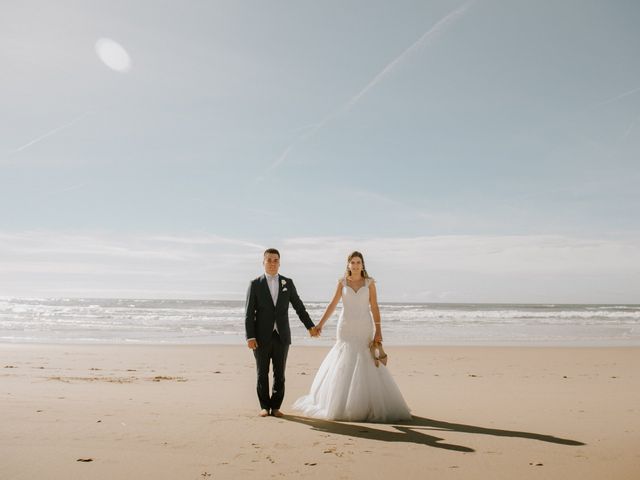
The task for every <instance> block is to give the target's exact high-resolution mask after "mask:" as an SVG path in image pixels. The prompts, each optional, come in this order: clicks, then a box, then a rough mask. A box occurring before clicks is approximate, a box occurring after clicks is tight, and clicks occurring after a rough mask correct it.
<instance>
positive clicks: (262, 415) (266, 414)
mask: <svg viewBox="0 0 640 480" xmlns="http://www.w3.org/2000/svg"><path fill="white" fill-rule="evenodd" d="M258 415H260V416H261V417H268V416H269V411H268V410H266V409H264V408H263V409H262V410H260V413H259V414H258Z"/></svg>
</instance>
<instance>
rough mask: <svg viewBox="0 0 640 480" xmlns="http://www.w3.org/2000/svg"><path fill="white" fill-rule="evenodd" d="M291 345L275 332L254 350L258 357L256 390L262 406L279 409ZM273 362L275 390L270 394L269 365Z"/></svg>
mask: <svg viewBox="0 0 640 480" xmlns="http://www.w3.org/2000/svg"><path fill="white" fill-rule="evenodd" d="M288 353H289V345H285V344H284V343H282V340H281V339H280V335H278V333H277V332H276V331H274V332H273V335H272V337H271V340H270V341H269V342H267V343H264V342H258V348H256V349H255V350H254V351H253V355H254V357H255V358H256V369H257V373H258V383H257V387H256V390H257V392H258V400H259V401H260V407H261V408H263V409H265V410H278V409H280V406H281V405H282V400H283V399H284V370H285V367H286V364H287V354H288ZM270 363H273V392H272V393H271V395H269V366H270Z"/></svg>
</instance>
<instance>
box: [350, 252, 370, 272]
mask: <svg viewBox="0 0 640 480" xmlns="http://www.w3.org/2000/svg"><path fill="white" fill-rule="evenodd" d="M353 257H358V258H359V259H360V260H362V278H369V274H368V273H367V269H366V268H365V266H364V257H363V256H362V254H361V253H360V252H358V251H354V252H351V253H350V254H349V256H348V257H347V271H346V272H345V274H344V278H347V277H350V276H351V270H349V262H350V261H351V259H352V258H353Z"/></svg>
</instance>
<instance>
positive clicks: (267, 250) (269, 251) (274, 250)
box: [262, 248, 280, 258]
mask: <svg viewBox="0 0 640 480" xmlns="http://www.w3.org/2000/svg"><path fill="white" fill-rule="evenodd" d="M268 253H275V254H276V255H278V258H280V252H279V251H278V250H276V249H275V248H267V249H266V250H265V251H264V255H262V256H263V257H266V256H267V254H268Z"/></svg>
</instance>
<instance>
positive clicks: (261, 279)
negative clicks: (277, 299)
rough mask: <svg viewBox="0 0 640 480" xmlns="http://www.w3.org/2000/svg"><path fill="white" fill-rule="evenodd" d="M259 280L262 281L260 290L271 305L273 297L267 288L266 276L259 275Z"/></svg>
mask: <svg viewBox="0 0 640 480" xmlns="http://www.w3.org/2000/svg"><path fill="white" fill-rule="evenodd" d="M260 282H261V283H262V291H263V293H264V295H266V296H267V300H268V301H269V303H270V304H271V305H273V297H271V290H269V282H267V276H266V275H265V274H263V275H262V277H260Z"/></svg>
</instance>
